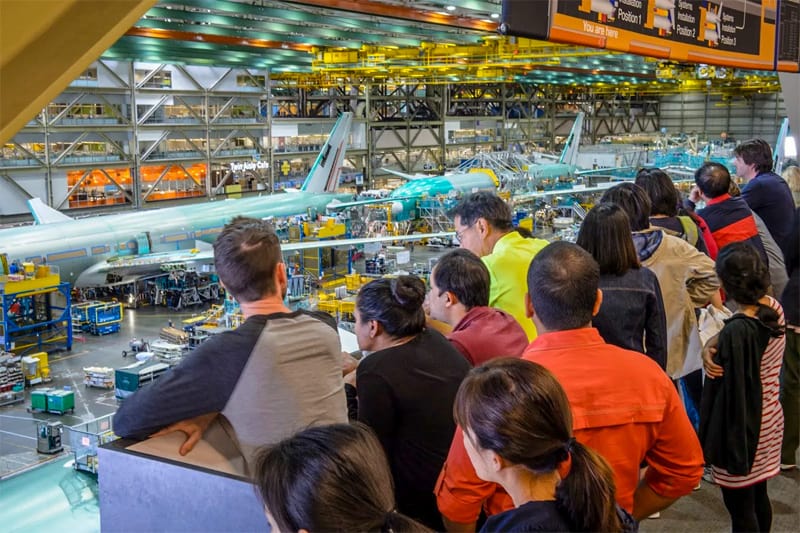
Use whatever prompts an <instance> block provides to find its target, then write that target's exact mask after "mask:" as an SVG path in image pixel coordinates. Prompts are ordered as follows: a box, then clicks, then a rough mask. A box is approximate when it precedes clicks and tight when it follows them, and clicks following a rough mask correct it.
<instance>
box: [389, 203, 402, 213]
mask: <svg viewBox="0 0 800 533" xmlns="http://www.w3.org/2000/svg"><path fill="white" fill-rule="evenodd" d="M402 214H403V202H392V215H394V216H397V215H402Z"/></svg>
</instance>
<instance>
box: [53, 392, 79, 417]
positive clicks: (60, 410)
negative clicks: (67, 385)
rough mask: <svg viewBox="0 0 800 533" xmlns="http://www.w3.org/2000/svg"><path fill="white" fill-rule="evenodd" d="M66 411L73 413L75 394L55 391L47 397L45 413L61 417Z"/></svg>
mask: <svg viewBox="0 0 800 533" xmlns="http://www.w3.org/2000/svg"><path fill="white" fill-rule="evenodd" d="M67 411H71V412H73V413H74V412H75V393H74V392H72V391H66V390H56V391H53V392H51V393H49V394H48V395H47V412H48V413H57V414H60V415H63V414H64V413H66V412H67Z"/></svg>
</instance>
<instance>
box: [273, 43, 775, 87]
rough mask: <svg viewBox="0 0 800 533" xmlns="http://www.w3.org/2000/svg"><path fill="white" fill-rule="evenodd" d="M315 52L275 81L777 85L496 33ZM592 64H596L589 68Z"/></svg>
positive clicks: (764, 79) (299, 83) (726, 72)
mask: <svg viewBox="0 0 800 533" xmlns="http://www.w3.org/2000/svg"><path fill="white" fill-rule="evenodd" d="M311 53H312V54H313V55H314V59H313V61H312V69H313V71H314V72H313V73H312V74H302V73H275V74H274V75H273V77H272V79H273V81H275V82H278V83H284V84H287V85H290V86H298V87H331V86H339V85H342V84H362V83H363V82H364V80H365V79H367V78H370V79H372V80H376V81H377V82H381V81H384V80H385V81H386V82H387V83H391V82H393V83H426V84H447V83H453V82H454V81H458V82H460V83H497V82H510V81H516V80H517V79H518V78H519V77H523V78H524V76H525V75H526V74H528V73H529V72H532V71H537V72H541V71H545V72H546V71H548V70H560V71H570V72H574V73H575V75H576V76H577V77H580V78H581V79H580V80H577V79H576V81H575V82H574V83H573V84H572V85H574V86H576V87H586V88H589V89H590V90H591V91H592V92H595V93H598V94H603V93H615V94H625V93H639V94H672V93H680V92H695V91H698V90H701V91H706V92H709V93H736V94H739V93H743V92H744V93H752V92H761V93H767V92H777V91H779V90H780V83H779V81H778V78H777V76H776V75H767V76H761V75H756V74H752V75H746V76H736V75H735V69H732V68H730V69H722V68H720V67H713V66H700V67H698V66H696V65H678V64H676V63H673V62H669V61H663V60H660V59H656V58H647V57H642V58H637V59H636V61H631V60H630V59H629V58H631V57H632V56H630V55H627V54H619V53H617V52H612V51H609V50H603V49H592V48H585V47H581V46H574V45H564V44H558V43H552V42H546V41H539V40H534V39H525V38H516V39H514V38H511V37H507V36H499V35H490V36H486V37H483V38H482V42H481V43H480V44H474V45H455V44H451V43H431V42H423V43H422V44H421V45H420V46H419V48H400V47H397V46H392V45H386V46H366V45H364V46H362V47H361V49H359V50H350V49H343V48H319V47H312V49H311ZM616 57H619V61H620V62H622V64H621V65H619V67H618V68H617V69H616V70H615V69H613V68H610V67H609V66H608V60H610V59H611V60H613V59H615V58H616ZM587 62H591V64H595V65H597V68H596V69H594V70H592V69H587V66H586V65H587ZM642 62H649V63H653V62H658V66H657V67H656V68H655V69H652V68H648V69H645V70H643V69H642V67H641V64H642ZM653 71H655V76H653V75H652V72H653ZM638 76H641V77H643V78H645V79H644V80H643V81H641V82H639V83H635V82H631V81H626V80H630V79H631V78H634V77H638ZM543 85H547V84H546V83H544V84H543Z"/></svg>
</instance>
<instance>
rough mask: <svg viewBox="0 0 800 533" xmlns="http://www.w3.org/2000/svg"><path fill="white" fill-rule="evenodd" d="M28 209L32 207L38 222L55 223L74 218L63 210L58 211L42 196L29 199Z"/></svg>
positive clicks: (32, 212)
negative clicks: (44, 200) (45, 201)
mask: <svg viewBox="0 0 800 533" xmlns="http://www.w3.org/2000/svg"><path fill="white" fill-rule="evenodd" d="M28 209H30V211H31V214H32V215H33V220H34V221H35V222H36V224H54V223H56V222H64V221H65V220H73V219H72V218H71V217H68V216H67V215H65V214H64V213H62V212H61V211H56V210H55V209H53V208H52V207H50V206H49V205H47V204H46V203H44V202H43V201H42V199H41V198H31V199H30V200H28Z"/></svg>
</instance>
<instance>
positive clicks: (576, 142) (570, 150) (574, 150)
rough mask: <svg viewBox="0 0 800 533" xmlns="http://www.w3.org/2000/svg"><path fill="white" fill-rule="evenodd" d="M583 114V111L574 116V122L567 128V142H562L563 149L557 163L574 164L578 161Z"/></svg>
mask: <svg viewBox="0 0 800 533" xmlns="http://www.w3.org/2000/svg"><path fill="white" fill-rule="evenodd" d="M584 116H585V114H584V112H583V111H581V112H580V113H578V116H577V117H575V124H573V125H572V129H571V130H569V135H568V136H567V142H566V144H564V150H563V151H562V152H561V157H560V158H559V159H558V162H559V163H566V164H567V165H572V166H575V164H576V163H577V162H578V150H579V149H580V144H581V134H582V133H583V118H584Z"/></svg>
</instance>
